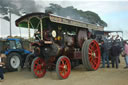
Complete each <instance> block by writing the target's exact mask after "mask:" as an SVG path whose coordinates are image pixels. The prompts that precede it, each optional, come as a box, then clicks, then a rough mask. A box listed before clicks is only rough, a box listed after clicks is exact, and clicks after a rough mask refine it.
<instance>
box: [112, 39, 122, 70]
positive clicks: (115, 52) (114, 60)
mask: <svg viewBox="0 0 128 85" xmlns="http://www.w3.org/2000/svg"><path fill="white" fill-rule="evenodd" d="M110 52H111V61H112V68H114V64H115V63H116V68H117V69H118V68H119V55H120V52H121V49H120V46H119V45H118V44H117V43H116V42H115V41H114V42H113V45H112V47H111V49H110Z"/></svg>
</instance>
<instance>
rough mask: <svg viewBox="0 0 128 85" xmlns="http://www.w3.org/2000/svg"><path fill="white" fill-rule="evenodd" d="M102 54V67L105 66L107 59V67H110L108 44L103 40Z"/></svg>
mask: <svg viewBox="0 0 128 85" xmlns="http://www.w3.org/2000/svg"><path fill="white" fill-rule="evenodd" d="M101 53H102V54H101V56H102V66H101V68H105V60H107V68H109V58H108V50H107V45H106V43H104V41H103V40H102V42H101Z"/></svg>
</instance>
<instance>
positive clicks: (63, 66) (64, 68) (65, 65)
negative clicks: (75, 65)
mask: <svg viewBox="0 0 128 85" xmlns="http://www.w3.org/2000/svg"><path fill="white" fill-rule="evenodd" d="M70 72H71V65H70V61H69V60H68V59H67V58H62V59H61V61H60V63H59V74H60V76H61V77H62V78H63V79H66V78H67V77H68V76H69V74H70Z"/></svg>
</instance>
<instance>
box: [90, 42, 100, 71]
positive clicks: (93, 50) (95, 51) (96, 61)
mask: <svg viewBox="0 0 128 85" xmlns="http://www.w3.org/2000/svg"><path fill="white" fill-rule="evenodd" d="M88 56H89V61H90V64H91V66H92V68H93V69H94V70H97V69H98V68H99V66H100V58H101V57H100V48H99V45H98V43H97V42H96V41H95V40H93V41H92V42H91V43H90V44H89V50H88Z"/></svg>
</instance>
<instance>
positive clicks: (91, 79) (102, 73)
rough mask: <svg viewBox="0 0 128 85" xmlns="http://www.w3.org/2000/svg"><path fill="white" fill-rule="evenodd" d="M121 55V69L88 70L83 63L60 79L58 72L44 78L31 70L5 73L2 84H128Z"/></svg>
mask: <svg viewBox="0 0 128 85" xmlns="http://www.w3.org/2000/svg"><path fill="white" fill-rule="evenodd" d="M124 66H125V64H124V59H123V58H122V57H121V63H120V67H119V69H116V68H111V67H110V68H99V69H98V70H97V71H86V70H85V69H84V68H83V66H82V65H80V66H78V67H76V68H74V69H72V71H71V74H70V76H69V77H68V78H67V79H65V80H59V79H58V78H57V75H56V72H55V71H52V72H47V73H46V75H45V76H44V77H43V78H34V77H33V75H32V74H31V72H29V71H27V70H25V69H24V70H22V71H20V72H8V73H5V80H4V81H3V82H0V85H128V69H123V67H124Z"/></svg>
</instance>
